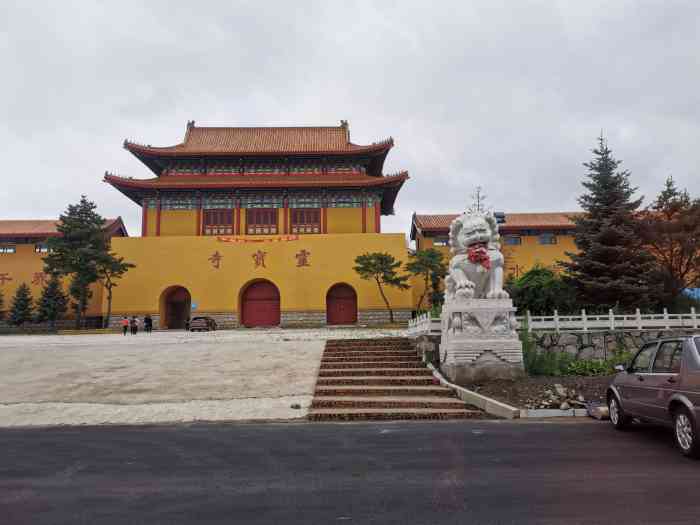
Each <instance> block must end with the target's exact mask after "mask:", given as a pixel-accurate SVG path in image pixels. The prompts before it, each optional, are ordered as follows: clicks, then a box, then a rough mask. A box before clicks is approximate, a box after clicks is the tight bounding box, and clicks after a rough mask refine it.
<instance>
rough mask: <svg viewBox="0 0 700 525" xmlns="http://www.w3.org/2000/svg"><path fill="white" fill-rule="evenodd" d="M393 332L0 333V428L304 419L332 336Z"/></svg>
mask: <svg viewBox="0 0 700 525" xmlns="http://www.w3.org/2000/svg"><path fill="white" fill-rule="evenodd" d="M396 335H400V331H399V330H372V329H317V330H310V329H298V330H281V329H270V330H230V331H218V332H208V333H187V332H182V331H172V332H154V333H153V334H151V335H147V334H145V333H139V334H138V335H137V336H131V335H129V336H122V335H120V334H119V335H117V334H113V335H112V334H109V335H74V336H68V335H66V336H6V337H0V426H2V427H11V426H33V425H71V424H145V423H157V422H158V423H167V422H181V421H234V420H238V421H240V420H285V419H295V418H302V417H305V416H306V414H307V411H308V406H309V404H310V403H311V398H312V393H313V388H314V384H315V381H316V374H317V371H318V368H319V363H320V357H321V354H322V352H323V347H324V344H325V341H326V339H329V338H346V337H351V338H360V337H384V336H396ZM297 404H298V405H300V406H301V408H300V409H293V408H291V406H292V405H297Z"/></svg>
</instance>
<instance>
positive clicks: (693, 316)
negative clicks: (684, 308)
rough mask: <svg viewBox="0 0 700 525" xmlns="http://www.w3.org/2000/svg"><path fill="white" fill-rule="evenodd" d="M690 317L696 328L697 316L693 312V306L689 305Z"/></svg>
mask: <svg viewBox="0 0 700 525" xmlns="http://www.w3.org/2000/svg"><path fill="white" fill-rule="evenodd" d="M690 317H691V318H692V320H693V328H697V327H698V317H697V314H696V313H695V307H694V306H691V307H690Z"/></svg>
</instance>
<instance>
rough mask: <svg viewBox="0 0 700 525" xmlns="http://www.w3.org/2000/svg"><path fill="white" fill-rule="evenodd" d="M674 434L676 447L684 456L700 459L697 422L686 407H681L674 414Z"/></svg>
mask: <svg viewBox="0 0 700 525" xmlns="http://www.w3.org/2000/svg"><path fill="white" fill-rule="evenodd" d="M673 434H674V436H675V438H676V445H678V448H679V449H680V451H681V453H682V454H683V455H684V456H688V457H691V458H698V457H700V443H698V440H697V437H696V436H697V433H696V432H695V422H694V421H693V417H692V416H691V415H690V410H688V409H687V408H685V407H680V408H678V409H677V410H676V411H675V412H674V413H673Z"/></svg>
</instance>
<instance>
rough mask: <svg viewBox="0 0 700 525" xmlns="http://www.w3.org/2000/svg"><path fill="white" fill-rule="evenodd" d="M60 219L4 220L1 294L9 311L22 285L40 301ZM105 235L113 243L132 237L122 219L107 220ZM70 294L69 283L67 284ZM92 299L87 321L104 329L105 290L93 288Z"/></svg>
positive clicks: (0, 237) (1, 226) (0, 250)
mask: <svg viewBox="0 0 700 525" xmlns="http://www.w3.org/2000/svg"><path fill="white" fill-rule="evenodd" d="M57 223H58V221H57V220H51V219H49V220H0V292H2V294H3V298H4V303H5V304H4V310H9V308H10V303H11V302H12V297H13V296H14V294H15V292H16V291H17V288H18V287H19V286H20V285H21V284H23V283H24V284H26V285H27V286H29V289H30V291H31V293H32V297H33V298H34V299H35V300H36V299H38V298H39V297H40V296H41V292H42V290H43V288H44V286H45V285H46V283H47V282H48V279H49V276H48V275H46V274H45V273H44V261H43V258H44V256H45V255H46V253H48V246H47V244H46V241H47V240H48V239H49V238H51V237H57V236H59V235H60V233H59V232H58V230H57V228H56V226H57ZM104 229H105V235H107V236H108V237H109V238H110V239H111V242H114V239H116V238H120V237H128V235H129V234H128V232H127V231H126V227H125V226H124V222H123V221H122V219H121V217H117V218H116V219H107V220H106V221H105V225H104ZM64 287H65V288H66V291H67V289H68V283H67V282H65V283H64ZM91 291H92V297H91V298H90V301H89V303H88V307H87V311H86V313H85V315H86V322H87V324H88V326H95V327H97V326H100V323H101V322H102V312H103V309H102V308H103V296H102V292H103V288H102V287H101V286H100V285H97V284H95V285H93V286H92V287H91Z"/></svg>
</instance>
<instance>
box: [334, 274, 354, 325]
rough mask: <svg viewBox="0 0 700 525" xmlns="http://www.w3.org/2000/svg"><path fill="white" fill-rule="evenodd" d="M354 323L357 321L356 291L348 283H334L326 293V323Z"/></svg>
mask: <svg viewBox="0 0 700 525" xmlns="http://www.w3.org/2000/svg"><path fill="white" fill-rule="evenodd" d="M355 323H357V292H356V291H355V289H354V288H353V287H352V286H350V285H349V284H345V283H338V284H334V285H333V286H331V287H330V288H329V289H328V293H326V324H329V325H338V324H355Z"/></svg>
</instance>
